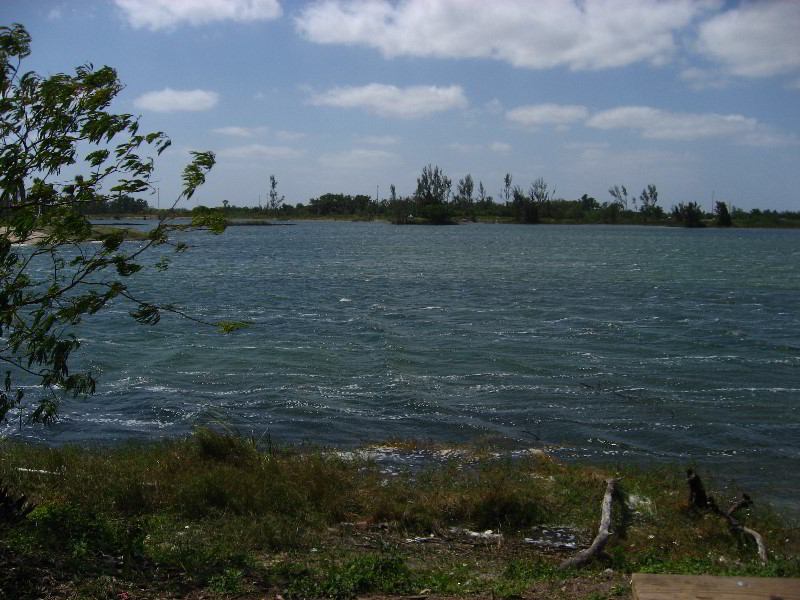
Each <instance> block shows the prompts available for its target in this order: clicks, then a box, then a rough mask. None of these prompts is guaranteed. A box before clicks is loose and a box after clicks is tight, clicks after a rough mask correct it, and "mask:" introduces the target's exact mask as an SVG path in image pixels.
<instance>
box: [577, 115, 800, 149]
mask: <svg viewBox="0 0 800 600" xmlns="http://www.w3.org/2000/svg"><path fill="white" fill-rule="evenodd" d="M586 125H588V126H589V127H595V128H597V129H634V130H639V131H640V132H641V134H642V137H643V138H646V139H655V140H682V141H689V140H699V139H703V138H714V137H727V138H733V139H735V140H736V141H738V142H739V143H742V144H746V145H753V146H778V145H787V144H792V143H795V140H796V138H795V136H792V135H786V134H782V133H780V132H777V131H774V130H773V129H772V128H770V127H768V126H766V125H764V124H762V123H759V122H758V121H757V120H756V119H753V118H751V117H745V116H743V115H718V114H714V113H706V114H696V113H672V112H668V111H664V110H660V109H657V108H651V107H648V106H621V107H618V108H612V109H610V110H604V111H600V112H598V113H595V114H594V115H592V116H591V117H590V118H589V119H588V120H587V121H586Z"/></svg>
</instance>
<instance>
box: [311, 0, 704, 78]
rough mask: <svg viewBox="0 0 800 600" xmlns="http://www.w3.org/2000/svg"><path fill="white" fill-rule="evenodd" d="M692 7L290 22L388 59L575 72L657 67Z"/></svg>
mask: <svg viewBox="0 0 800 600" xmlns="http://www.w3.org/2000/svg"><path fill="white" fill-rule="evenodd" d="M708 4H709V3H708V2H699V1H696V0H671V1H669V2H662V1H660V0H637V1H636V2H631V1H630V0H585V1H581V2H578V1H575V0H547V1H539V2H531V1H530V0H503V1H502V2H486V1H485V0H439V1H436V2H433V1H427V2H425V1H414V0H400V1H399V2H395V3H392V2H390V1H389V0H370V1H366V2H364V1H358V0H322V1H321V2H317V3H314V4H311V5H310V6H307V7H306V8H304V9H303V10H302V11H301V12H300V14H299V15H298V16H297V17H296V18H295V27H296V29H297V31H298V32H299V33H300V34H301V35H303V36H304V37H306V38H307V39H308V40H310V41H313V42H317V43H320V44H345V45H364V46H370V47H373V48H376V49H378V50H379V51H380V52H381V53H383V55H384V56H386V57H395V56H432V57H439V58H493V59H496V60H502V61H504V62H507V63H510V64H512V65H514V66H516V67H525V68H531V69H547V68H552V67H558V66H566V67H569V68H570V69H573V70H585V69H604V68H611V67H621V66H625V65H630V64H633V63H637V62H642V61H644V62H649V63H654V64H663V63H665V62H666V61H667V60H669V58H670V57H671V55H672V54H673V52H674V51H675V47H676V45H675V40H674V33H675V32H676V31H678V30H680V29H682V28H684V27H686V26H687V25H689V24H690V23H691V22H692V21H693V19H695V18H696V17H697V16H699V15H700V14H702V13H703V12H704V11H705V10H706V7H707V6H708Z"/></svg>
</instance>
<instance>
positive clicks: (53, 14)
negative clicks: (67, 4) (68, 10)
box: [47, 6, 64, 21]
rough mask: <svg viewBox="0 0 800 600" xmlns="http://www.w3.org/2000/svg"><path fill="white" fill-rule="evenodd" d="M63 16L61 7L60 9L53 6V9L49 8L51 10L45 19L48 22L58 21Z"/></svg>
mask: <svg viewBox="0 0 800 600" xmlns="http://www.w3.org/2000/svg"><path fill="white" fill-rule="evenodd" d="M63 16H64V13H63V11H62V10H61V7H60V6H54V7H53V8H51V9H50V11H49V12H48V13H47V18H48V19H49V20H50V21H58V20H59V19H60V18H61V17H63Z"/></svg>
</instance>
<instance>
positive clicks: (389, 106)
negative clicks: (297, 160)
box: [311, 83, 467, 119]
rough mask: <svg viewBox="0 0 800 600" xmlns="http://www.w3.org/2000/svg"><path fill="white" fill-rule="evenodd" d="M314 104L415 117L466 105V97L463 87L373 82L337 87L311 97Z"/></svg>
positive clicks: (407, 117) (389, 115)
mask: <svg viewBox="0 0 800 600" xmlns="http://www.w3.org/2000/svg"><path fill="white" fill-rule="evenodd" d="M311 104H315V105H323V106H338V107H343V108H364V109H366V110H369V111H371V112H374V113H376V114H378V115H381V116H384V117H399V118H403V119H414V118H418V117H424V116H427V115H430V114H433V113H436V112H441V111H445V110H451V109H454V108H465V107H466V106H467V99H466V97H465V96H464V90H462V89H461V86H458V85H451V86H448V87H436V86H422V85H417V86H411V87H406V88H399V87H396V86H394V85H385V84H382V83H370V84H368V85H364V86H359V87H335V88H332V89H330V90H328V91H326V92H323V93H321V94H316V95H314V96H313V97H312V98H311Z"/></svg>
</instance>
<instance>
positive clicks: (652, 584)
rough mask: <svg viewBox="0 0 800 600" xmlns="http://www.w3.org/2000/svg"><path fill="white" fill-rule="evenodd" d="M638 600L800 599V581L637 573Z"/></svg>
mask: <svg viewBox="0 0 800 600" xmlns="http://www.w3.org/2000/svg"><path fill="white" fill-rule="evenodd" d="M632 588H633V597H634V598H635V599H636V600H800V579H788V578H787V579H782V578H778V577H714V576H711V575H650V574H646V573H635V574H634V575H633V581H632Z"/></svg>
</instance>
